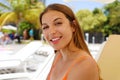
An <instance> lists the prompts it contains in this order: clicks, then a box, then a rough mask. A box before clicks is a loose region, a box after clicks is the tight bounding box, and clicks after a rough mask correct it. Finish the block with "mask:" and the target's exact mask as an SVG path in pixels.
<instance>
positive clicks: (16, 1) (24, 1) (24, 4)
mask: <svg viewBox="0 0 120 80" xmlns="http://www.w3.org/2000/svg"><path fill="white" fill-rule="evenodd" d="M10 3H11V6H12V7H13V9H14V11H16V12H23V11H24V10H26V9H29V5H30V1H29V0H11V1H10Z"/></svg>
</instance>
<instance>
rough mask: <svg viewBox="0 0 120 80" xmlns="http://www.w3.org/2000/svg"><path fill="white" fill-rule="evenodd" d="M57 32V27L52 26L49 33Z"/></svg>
mask: <svg viewBox="0 0 120 80" xmlns="http://www.w3.org/2000/svg"><path fill="white" fill-rule="evenodd" d="M55 33H56V28H55V27H51V28H50V30H49V34H50V35H51V34H55Z"/></svg>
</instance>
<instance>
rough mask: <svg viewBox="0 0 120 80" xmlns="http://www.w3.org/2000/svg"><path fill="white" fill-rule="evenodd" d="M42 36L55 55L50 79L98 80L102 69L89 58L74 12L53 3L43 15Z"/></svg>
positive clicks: (49, 75) (41, 19) (48, 78)
mask: <svg viewBox="0 0 120 80" xmlns="http://www.w3.org/2000/svg"><path fill="white" fill-rule="evenodd" d="M40 23H41V25H42V31H43V35H44V37H45V39H46V41H47V42H48V43H49V44H50V45H51V46H52V47H53V48H54V49H55V51H56V54H55V58H54V61H53V65H52V67H51V70H50V72H49V74H48V77H47V80H99V69H98V67H97V64H96V62H95V61H94V59H93V58H92V56H91V55H90V52H89V50H88V47H87V46H86V43H85V41H84V37H83V33H82V30H81V28H80V26H79V24H78V21H77V19H76V18H75V15H74V13H73V11H72V10H71V9H70V8H69V7H67V6H65V5H63V4H51V5H49V6H48V7H47V8H46V9H45V10H44V11H43V13H42V14H41V15H40Z"/></svg>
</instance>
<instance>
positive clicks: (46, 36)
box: [43, 32, 48, 41]
mask: <svg viewBox="0 0 120 80" xmlns="http://www.w3.org/2000/svg"><path fill="white" fill-rule="evenodd" d="M43 36H44V38H45V40H46V41H48V34H47V33H46V32H43Z"/></svg>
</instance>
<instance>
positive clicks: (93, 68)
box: [68, 55, 99, 80]
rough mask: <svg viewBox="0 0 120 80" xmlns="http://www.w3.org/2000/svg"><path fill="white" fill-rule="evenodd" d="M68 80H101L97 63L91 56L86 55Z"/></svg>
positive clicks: (74, 68)
mask: <svg viewBox="0 0 120 80" xmlns="http://www.w3.org/2000/svg"><path fill="white" fill-rule="evenodd" d="M68 80H99V71H98V66H97V63H96V62H95V60H94V59H93V58H92V57H91V56H88V55H85V57H84V58H83V59H82V60H79V61H78V62H77V63H76V64H75V65H74V66H73V68H72V69H71V71H70V73H69V75H68Z"/></svg>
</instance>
